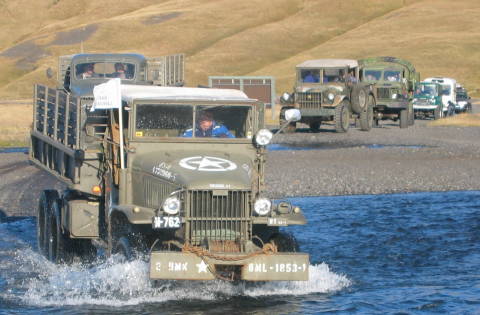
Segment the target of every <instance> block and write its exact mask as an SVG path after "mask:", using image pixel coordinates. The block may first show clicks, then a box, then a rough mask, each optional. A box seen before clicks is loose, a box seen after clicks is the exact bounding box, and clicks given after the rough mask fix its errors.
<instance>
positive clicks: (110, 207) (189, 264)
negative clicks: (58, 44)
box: [30, 79, 309, 281]
mask: <svg viewBox="0 0 480 315" xmlns="http://www.w3.org/2000/svg"><path fill="white" fill-rule="evenodd" d="M115 82H118V79H114V80H110V81H108V82H107V83H105V84H102V85H98V86H96V87H95V97H94V100H92V102H93V101H94V105H95V106H94V111H93V112H92V111H91V110H92V109H91V107H92V104H91V103H86V104H85V108H86V111H85V110H82V107H81V105H80V104H81V103H80V100H79V98H73V97H70V98H69V101H70V103H68V107H69V108H68V110H65V106H67V103H65V102H64V101H63V100H64V99H68V95H64V94H63V92H58V91H56V93H57V94H60V95H62V96H60V97H55V98H54V97H51V96H50V93H49V92H50V90H40V89H39V88H38V87H37V96H36V100H35V113H36V114H35V124H34V130H33V131H32V148H31V151H30V158H31V159H32V160H33V161H34V162H35V163H36V164H37V165H39V166H40V167H42V168H43V169H45V170H47V171H49V172H50V173H53V174H55V175H56V176H58V177H59V178H60V179H62V180H63V181H64V182H65V183H66V184H67V185H68V189H67V190H65V191H63V192H61V193H60V192H56V191H52V190H50V191H45V192H44V193H43V195H42V198H41V200H40V205H39V210H38V218H39V220H38V229H37V232H38V235H39V249H40V251H41V252H42V253H43V254H45V255H46V256H47V257H48V258H49V259H50V260H52V261H55V262H62V261H65V262H69V261H71V260H72V259H74V260H75V259H78V258H80V257H82V256H83V255H85V254H86V253H89V252H92V251H93V249H92V244H94V245H95V248H102V249H103V251H104V252H105V253H107V255H112V254H120V255H122V256H123V257H125V258H126V259H133V258H135V257H136V255H137V253H144V254H145V255H146V256H147V257H148V259H149V264H150V279H152V280H163V279H171V280H213V279H223V280H245V281H273V280H308V269H309V256H308V254H305V253H300V252H299V251H298V244H297V242H296V240H295V238H294V237H293V236H292V235H291V234H287V233H284V232H283V228H282V229H280V228H281V227H286V226H289V225H303V224H306V220H305V217H304V215H303V213H302V211H301V209H300V208H299V207H295V206H293V205H292V204H290V203H289V202H286V201H281V202H278V203H277V202H273V201H272V200H271V199H269V198H267V197H266V196H265V193H264V185H265V182H264V173H265V152H266V151H265V150H266V149H265V146H266V145H267V144H268V143H269V142H270V140H271V138H272V134H271V132H270V131H268V130H267V129H263V126H264V121H263V119H264V118H263V117H264V105H263V104H262V103H260V102H258V101H257V100H253V99H249V98H248V97H247V96H246V95H245V94H244V93H243V92H241V91H238V90H223V89H222V90H220V89H202V88H186V87H160V86H151V85H150V86H145V85H123V84H118V86H117V85H115V84H116V83H115ZM114 83H115V84H114ZM115 86H117V87H115ZM40 91H44V92H40ZM112 91H117V92H112ZM118 98H120V100H118ZM112 100H117V101H112ZM105 104H107V105H108V106H106V107H103V106H105ZM111 104H116V105H111ZM100 105H101V106H100ZM99 106H100V107H99ZM99 108H100V109H99ZM102 108H103V109H102ZM105 108H113V109H105ZM72 110H73V111H72ZM97 110H101V111H106V112H107V120H106V128H105V129H104V131H103V133H101V134H95V135H93V134H89V132H88V130H89V129H91V126H90V121H89V120H88V117H89V115H90V113H95V112H96V111H97ZM66 113H68V115H67V114H66ZM206 113H208V115H209V116H211V117H214V119H215V122H216V124H218V126H220V125H221V126H222V128H220V129H219V130H223V131H222V132H216V133H212V137H202V136H200V135H199V134H197V132H196V130H197V129H198V128H200V126H201V123H200V117H205V116H206ZM85 115H87V119H85V117H84V116H85ZM59 126H65V128H66V129H65V128H63V127H59ZM61 130H63V131H61ZM227 130H228V131H227ZM64 131H67V132H64Z"/></svg>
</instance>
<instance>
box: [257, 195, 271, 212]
mask: <svg viewBox="0 0 480 315" xmlns="http://www.w3.org/2000/svg"><path fill="white" fill-rule="evenodd" d="M253 208H254V210H255V212H256V213H257V214H258V215H267V214H268V213H269V212H270V210H271V209H272V202H271V201H270V200H269V199H267V198H258V199H257V200H256V201H255V205H254V207H253Z"/></svg>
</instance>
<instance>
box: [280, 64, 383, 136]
mask: <svg viewBox="0 0 480 315" xmlns="http://www.w3.org/2000/svg"><path fill="white" fill-rule="evenodd" d="M358 70H359V68H358V63H357V61H356V60H349V59H317V60H307V61H305V62H303V63H301V64H299V65H297V66H296V81H295V86H294V88H293V93H291V94H290V93H284V94H283V95H282V96H281V98H280V101H281V102H282V104H283V105H282V109H281V111H280V124H283V123H285V122H286V120H285V111H286V110H288V109H292V108H296V109H298V110H300V113H301V120H300V122H302V123H305V124H308V125H309V126H310V129H311V130H313V131H318V130H319V129H320V125H321V123H322V122H327V121H332V122H334V124H335V131H336V132H347V131H348V128H349V126H350V120H351V119H358V121H359V123H360V129H361V130H363V131H369V130H370V129H371V128H372V124H373V110H374V108H375V105H376V97H375V94H374V91H373V83H363V82H359V71H358ZM295 129H296V122H291V123H290V125H289V126H288V127H287V128H285V129H284V131H286V132H294V131H295Z"/></svg>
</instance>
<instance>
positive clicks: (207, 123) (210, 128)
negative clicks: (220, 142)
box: [183, 111, 235, 138]
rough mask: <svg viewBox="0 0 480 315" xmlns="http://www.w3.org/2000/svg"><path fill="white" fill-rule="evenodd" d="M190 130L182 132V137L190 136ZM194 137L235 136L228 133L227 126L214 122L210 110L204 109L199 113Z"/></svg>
mask: <svg viewBox="0 0 480 315" xmlns="http://www.w3.org/2000/svg"><path fill="white" fill-rule="evenodd" d="M192 131H193V130H192V129H188V130H186V131H185V133H184V134H183V137H188V138H191V137H192V133H193V132H192ZM195 137H201V138H206V137H215V138H235V136H234V135H232V134H231V133H230V131H229V130H228V128H227V127H225V126H223V125H220V124H217V123H216V122H215V120H214V119H213V114H212V113H211V112H206V111H204V112H201V113H200V114H199V117H198V120H197V124H196V128H195Z"/></svg>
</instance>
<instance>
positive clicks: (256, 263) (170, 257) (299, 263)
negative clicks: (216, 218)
mask: <svg viewBox="0 0 480 315" xmlns="http://www.w3.org/2000/svg"><path fill="white" fill-rule="evenodd" d="M239 255H242V254H232V253H228V254H221V256H222V257H221V258H220V257H218V258H212V257H205V256H204V257H199V256H197V255H196V254H193V253H188V252H187V253H184V252H171V251H153V252H152V253H151V256H150V279H154V280H160V279H162V280H214V279H216V278H217V277H216V272H217V270H218V271H220V270H222V269H223V268H225V267H227V268H228V267H233V268H237V270H239V278H240V279H241V280H245V281H307V280H308V268H309V256H308V254H303V253H275V254H258V255H255V256H252V257H248V258H244V259H240V260H236V257H238V256H239Z"/></svg>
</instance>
